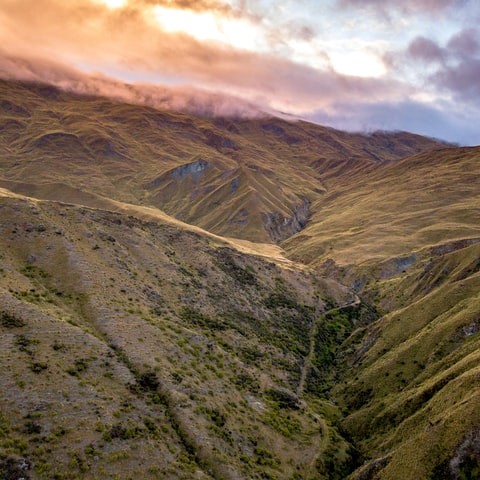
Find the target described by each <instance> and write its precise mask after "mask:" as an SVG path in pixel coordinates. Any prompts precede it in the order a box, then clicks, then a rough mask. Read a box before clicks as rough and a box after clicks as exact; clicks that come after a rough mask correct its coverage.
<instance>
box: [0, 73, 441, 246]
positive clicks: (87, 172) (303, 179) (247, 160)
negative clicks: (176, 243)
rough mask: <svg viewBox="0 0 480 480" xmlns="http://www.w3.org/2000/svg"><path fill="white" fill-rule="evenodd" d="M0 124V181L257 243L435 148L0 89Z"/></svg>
mask: <svg viewBox="0 0 480 480" xmlns="http://www.w3.org/2000/svg"><path fill="white" fill-rule="evenodd" d="M0 112H1V117H0V118H1V120H0V121H1V123H0V129H1V130H0V131H1V135H0V148H2V150H3V151H4V152H5V155H3V156H2V165H1V167H2V170H1V176H2V178H3V179H4V180H8V181H10V182H20V183H22V184H29V183H30V184H35V185H38V184H42V185H47V186H49V185H51V184H55V187H54V189H55V199H61V185H62V184H63V185H64V188H65V196H66V198H69V199H70V200H72V193H73V191H72V188H73V189H75V190H77V191H79V190H81V191H82V192H84V194H81V193H80V192H78V195H79V198H81V200H82V201H87V196H88V198H91V197H90V195H91V194H94V195H99V196H103V197H108V198H112V199H115V200H120V201H125V202H129V203H135V204H141V205H149V206H154V207H158V208H160V209H162V210H163V211H165V212H166V213H168V214H170V215H173V216H175V217H177V218H178V219H181V220H184V221H186V222H188V223H192V224H195V225H198V226H200V227H202V228H205V229H207V230H210V231H212V232H214V233H217V234H220V235H224V236H229V237H236V238H242V239H247V240H252V241H262V242H266V241H272V240H273V241H275V242H279V241H281V240H284V239H286V238H288V237H290V236H291V235H293V234H294V233H296V232H298V231H300V230H302V229H303V227H304V226H305V224H306V222H307V220H308V219H309V217H310V215H311V214H312V213H313V212H312V209H311V205H313V204H314V203H315V202H316V201H318V200H319V199H320V198H322V196H323V194H324V192H325V191H326V189H327V188H328V186H329V185H335V184H336V182H337V181H338V180H339V179H341V181H343V178H344V177H349V178H354V177H355V176H356V175H358V174H360V175H365V174H366V173H367V172H370V171H372V170H374V169H375V168H376V167H378V166H379V165H382V164H384V163H388V162H391V161H393V160H397V159H399V158H402V157H405V156H408V155H412V154H415V153H419V152H422V151H426V150H432V149H435V148H439V146H441V144H440V143H439V142H437V141H435V140H431V139H428V138H425V137H421V136H419V135H413V134H409V133H404V132H400V133H374V134H371V135H360V134H349V133H345V132H340V131H337V130H334V129H331V128H326V127H321V126H318V125H314V124H311V123H306V122H300V121H299V122H287V121H284V120H281V119H278V118H263V119H251V120H233V119H222V118H212V119H208V118H201V117H195V116H192V115H186V114H179V113H175V112H160V111H158V110H155V109H152V108H148V107H143V106H138V105H127V104H121V103H118V102H115V101H112V100H108V99H105V98H94V97H82V96H78V95H74V94H70V93H65V92H62V91H60V90H57V89H55V88H53V87H50V86H46V85H35V84H25V83H24V84H21V83H15V82H7V81H1V82H0ZM24 187H25V185H24ZM24 187H21V191H22V192H23V193H25V192H26V190H25V188H24ZM9 188H12V189H13V190H15V186H14V185H13V184H12V183H10V184H9ZM32 188H35V189H36V190H37V192H38V189H39V188H40V189H42V190H43V192H44V193H45V194H46V192H47V191H48V188H43V187H38V186H36V187H33V186H32ZM46 198H47V197H46ZM92 201H93V200H92Z"/></svg>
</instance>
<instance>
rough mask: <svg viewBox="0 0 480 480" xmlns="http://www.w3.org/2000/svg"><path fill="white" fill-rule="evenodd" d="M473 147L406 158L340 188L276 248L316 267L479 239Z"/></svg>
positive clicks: (479, 158) (477, 153)
mask: <svg viewBox="0 0 480 480" xmlns="http://www.w3.org/2000/svg"><path fill="white" fill-rule="evenodd" d="M479 162H480V147H472V148H459V149H454V148H448V149H443V150H438V151H435V152H430V153H423V154H419V155H417V156H413V157H408V158H405V159H403V160H401V161H398V162H395V163H392V164H390V165H385V166H382V167H380V168H378V169H376V170H375V171H374V172H371V173H369V174H368V175H366V176H364V177H362V178H359V177H356V178H355V179H354V181H352V182H350V181H348V179H347V180H346V181H345V182H344V184H343V185H342V186H337V187H336V188H332V189H330V190H329V191H328V192H327V193H326V194H325V195H324V196H323V197H322V198H321V199H320V200H318V201H317V202H316V203H315V204H314V205H312V211H313V212H314V214H313V216H312V218H311V220H310V222H309V225H308V226H307V228H306V229H305V230H304V231H302V232H300V233H299V234H297V235H296V236H294V237H292V238H290V239H289V240H287V241H286V242H284V243H283V247H284V248H285V249H286V251H287V252H288V253H289V254H290V255H291V256H292V257H294V258H299V259H301V260H303V261H306V262H307V263H313V264H316V265H319V264H320V263H322V262H324V261H325V260H327V259H332V260H334V261H335V262H336V263H338V264H341V265H348V264H356V265H358V264H361V263H363V262H370V263H380V262H381V261H383V260H385V259H388V258H391V257H398V256H402V255H408V254H410V253H412V252H414V251H416V250H421V249H422V248H425V247H428V246H432V245H436V244H442V243H446V242H448V241H453V240H458V239H462V238H471V237H478V236H480V208H479V205H480V188H479V185H480V167H479Z"/></svg>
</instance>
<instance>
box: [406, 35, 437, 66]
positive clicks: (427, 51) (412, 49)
mask: <svg viewBox="0 0 480 480" xmlns="http://www.w3.org/2000/svg"><path fill="white" fill-rule="evenodd" d="M407 54H408V55H409V56H410V57H411V58H413V59H415V60H424V61H427V62H435V61H437V62H441V61H443V60H444V56H445V55H444V51H443V49H442V48H440V46H439V45H438V44H437V43H435V42H434V41H433V40H430V39H429V38H425V37H422V36H419V37H416V38H415V39H414V40H412V42H411V43H410V45H409V46H408V48H407Z"/></svg>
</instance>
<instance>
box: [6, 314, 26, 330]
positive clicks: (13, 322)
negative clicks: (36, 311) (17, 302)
mask: <svg viewBox="0 0 480 480" xmlns="http://www.w3.org/2000/svg"><path fill="white" fill-rule="evenodd" d="M0 324H1V325H2V327H5V328H20V327H24V326H25V322H24V321H23V320H22V319H21V318H18V317H16V316H15V315H12V314H10V313H8V312H1V313H0Z"/></svg>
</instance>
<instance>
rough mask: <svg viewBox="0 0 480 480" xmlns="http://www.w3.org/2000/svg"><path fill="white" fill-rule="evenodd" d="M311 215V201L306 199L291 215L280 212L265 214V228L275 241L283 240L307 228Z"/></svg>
mask: <svg viewBox="0 0 480 480" xmlns="http://www.w3.org/2000/svg"><path fill="white" fill-rule="evenodd" d="M309 217H310V202H309V201H308V200H306V199H304V200H303V201H302V203H300V204H299V205H297V206H296V207H295V208H294V210H293V215H292V216H291V217H284V216H283V215H282V214H281V213H280V212H273V213H267V214H266V215H265V216H264V226H265V230H266V231H267V232H268V234H269V236H270V238H271V239H272V240H273V241H275V242H281V241H282V240H285V239H287V238H289V237H291V236H292V235H295V234H296V233H298V232H300V231H301V230H303V229H304V228H305V225H306V224H307V221H308V219H309Z"/></svg>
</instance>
